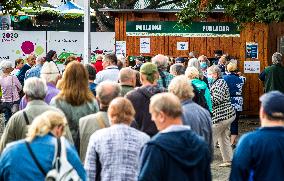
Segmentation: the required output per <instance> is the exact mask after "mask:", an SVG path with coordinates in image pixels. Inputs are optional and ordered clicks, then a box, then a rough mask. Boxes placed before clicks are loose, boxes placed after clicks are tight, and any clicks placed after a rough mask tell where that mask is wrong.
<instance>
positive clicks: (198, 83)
mask: <svg viewBox="0 0 284 181" xmlns="http://www.w3.org/2000/svg"><path fill="white" fill-rule="evenodd" d="M191 83H192V84H194V85H195V86H196V87H197V89H198V91H200V90H205V94H204V97H205V99H206V103H207V105H208V107H209V111H210V112H211V113H212V101H211V95H210V91H209V89H208V86H207V84H206V83H205V82H204V81H202V80H199V79H192V80H191Z"/></svg>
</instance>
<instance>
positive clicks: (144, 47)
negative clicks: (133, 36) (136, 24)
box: [140, 38, 151, 53]
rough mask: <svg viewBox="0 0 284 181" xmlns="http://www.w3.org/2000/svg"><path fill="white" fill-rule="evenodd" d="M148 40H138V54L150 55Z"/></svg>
mask: <svg viewBox="0 0 284 181" xmlns="http://www.w3.org/2000/svg"><path fill="white" fill-rule="evenodd" d="M150 51H151V48H150V38H140V53H150Z"/></svg>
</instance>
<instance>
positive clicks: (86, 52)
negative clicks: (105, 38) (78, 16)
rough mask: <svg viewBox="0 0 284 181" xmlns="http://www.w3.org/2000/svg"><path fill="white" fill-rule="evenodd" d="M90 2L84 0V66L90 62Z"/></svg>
mask: <svg viewBox="0 0 284 181" xmlns="http://www.w3.org/2000/svg"><path fill="white" fill-rule="evenodd" d="M90 6H91V2H90V0H84V64H88V63H89V62H90V61H91V21H90V19H91V17H90Z"/></svg>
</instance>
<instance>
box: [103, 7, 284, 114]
mask: <svg viewBox="0 0 284 181" xmlns="http://www.w3.org/2000/svg"><path fill="white" fill-rule="evenodd" d="M101 11H103V12H105V13H109V15H110V16H114V17H115V40H116V48H117V49H116V51H125V53H126V56H138V55H143V56H155V55H157V54H164V55H168V56H172V57H179V56H183V57H187V56H188V53H189V52H191V51H197V52H198V53H199V55H206V56H207V57H213V56H214V50H222V51H223V53H228V54H229V55H231V56H233V57H235V58H236V59H237V60H238V67H239V69H240V71H241V72H242V73H243V75H244V76H245V77H246V79H247V81H246V84H245V86H244V89H243V90H244V111H243V114H245V115H258V110H259V107H260V102H259V97H260V96H261V95H262V94H263V84H262V82H261V81H260V80H259V79H258V75H259V72H261V71H262V70H263V69H264V67H266V66H268V65H270V64H271V56H272V54H273V53H274V52H276V51H280V52H282V53H284V23H277V24H270V25H266V24H260V23H249V24H245V26H244V28H243V29H242V30H241V32H238V30H237V27H236V25H235V24H233V22H232V18H230V17H227V16H225V15H224V13H223V12H214V13H212V15H211V16H210V17H209V18H207V19H206V21H196V22H193V23H192V24H191V26H189V27H188V28H187V27H186V28H182V27H180V26H179V25H178V24H176V21H177V17H176V15H175V14H176V13H177V12H178V11H179V10H154V9H142V10H134V9H124V10H117V9H101ZM118 49H119V50H118Z"/></svg>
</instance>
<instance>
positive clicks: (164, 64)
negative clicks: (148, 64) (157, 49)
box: [152, 54, 174, 89]
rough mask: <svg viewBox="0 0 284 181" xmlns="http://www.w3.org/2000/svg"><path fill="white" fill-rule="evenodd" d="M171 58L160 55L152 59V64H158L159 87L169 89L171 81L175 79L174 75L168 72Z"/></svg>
mask: <svg viewBox="0 0 284 181" xmlns="http://www.w3.org/2000/svg"><path fill="white" fill-rule="evenodd" d="M168 61H169V58H168V57H167V56H165V55H161V54H158V55H156V56H155V57H153V58H152V63H153V64H156V65H157V67H158V71H159V74H160V78H159V80H158V85H159V86H160V87H163V88H166V89H167V88H168V86H169V84H170V82H171V80H172V79H173V78H174V76H173V75H172V74H170V73H169V72H167V68H168Z"/></svg>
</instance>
